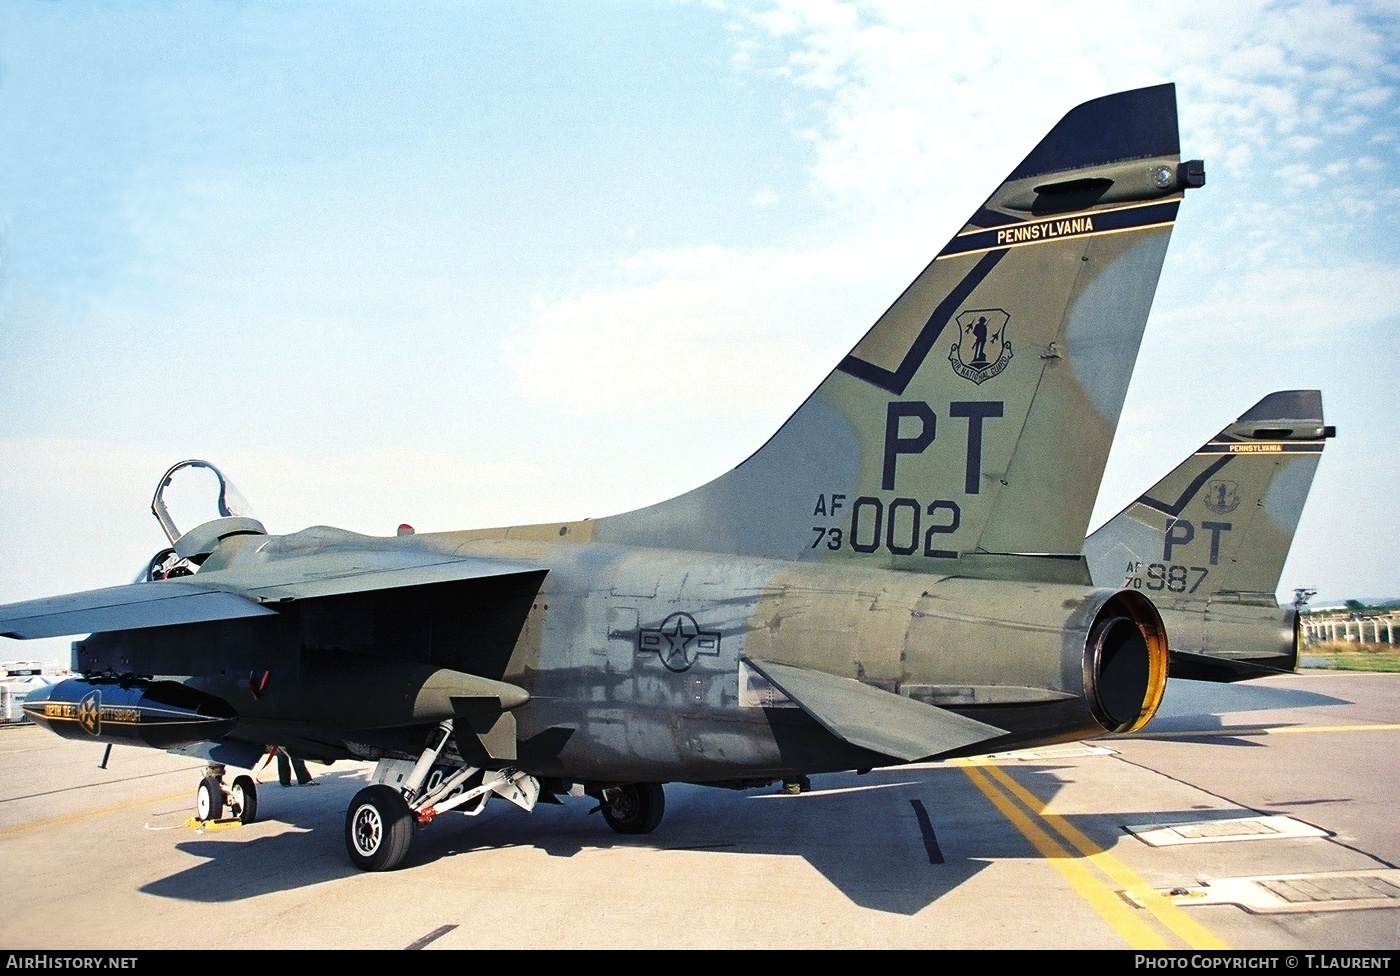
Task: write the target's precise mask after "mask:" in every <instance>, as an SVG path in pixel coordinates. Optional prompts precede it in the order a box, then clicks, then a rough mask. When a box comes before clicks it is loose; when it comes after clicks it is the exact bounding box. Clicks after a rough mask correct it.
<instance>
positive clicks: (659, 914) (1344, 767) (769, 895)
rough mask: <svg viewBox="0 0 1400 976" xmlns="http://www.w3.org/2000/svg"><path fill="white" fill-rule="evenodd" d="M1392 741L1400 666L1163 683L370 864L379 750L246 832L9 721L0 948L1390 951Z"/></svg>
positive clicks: (166, 759) (576, 805)
mask: <svg viewBox="0 0 1400 976" xmlns="http://www.w3.org/2000/svg"><path fill="white" fill-rule="evenodd" d="M1397 755H1400V675H1389V674H1357V673H1347V672H1325V671H1303V672H1300V673H1298V674H1296V675H1287V676H1280V677H1275V678H1268V679H1264V680H1261V681H1253V682H1247V683H1244V684H1239V685H1202V684H1198V683H1195V682H1178V681H1173V682H1172V683H1171V687H1170V688H1169V691H1168V695H1167V698H1166V700H1165V701H1164V703H1163V707H1162V709H1161V710H1160V711H1159V713H1158V716H1157V717H1156V718H1155V719H1154V720H1153V722H1152V723H1151V724H1150V725H1149V726H1148V728H1147V729H1146V730H1144V731H1143V732H1141V733H1138V734H1135V735H1132V736H1126V737H1125V736H1117V737H1109V738H1103V739H1096V740H1093V741H1089V742H1084V743H1077V744H1070V745H1067V746H1059V747H1056V748H1053V749H1044V750H1038V751H1028V752H1020V753H1008V754H1005V755H1002V756H994V757H989V758H987V759H983V760H975V761H958V762H948V763H928V764H919V765H913V766H900V767H893V768H888V769H881V770H874V771H871V772H870V773H867V774H865V775H857V774H855V773H843V774H827V775H818V776H813V777H812V779H811V783H812V789H811V790H810V791H809V792H805V793H800V794H795V795H789V794H786V793H784V792H783V791H782V790H781V788H780V787H778V786H776V785H775V786H773V787H768V788H764V789H759V790H747V791H730V790H724V789H718V788H713V787H701V786H687V785H681V784H671V785H668V786H667V789H666V813H665V816H664V818H663V820H662V822H661V824H660V826H659V827H658V828H657V829H656V830H655V831H654V832H652V833H651V834H647V835H644V836H624V835H620V834H616V833H614V832H612V831H611V830H610V829H609V828H608V826H607V825H606V823H605V822H604V821H603V818H602V817H601V816H600V815H598V814H596V813H590V811H591V809H592V807H593V801H592V800H590V799H588V798H586V797H583V798H566V799H565V802H564V803H563V804H562V805H552V804H540V805H538V806H537V807H536V808H535V810H534V811H533V812H530V813H527V812H525V811H523V810H520V809H518V808H516V807H514V806H513V805H511V804H509V803H507V802H505V801H502V800H493V801H492V802H491V803H489V804H488V805H487V806H486V807H485V808H484V810H483V811H482V812H481V813H480V815H479V816H476V817H470V816H466V815H464V814H459V813H449V814H444V815H442V816H440V817H438V818H437V819H435V820H433V821H432V822H431V823H429V824H427V825H425V826H424V827H422V828H420V829H419V832H418V834H417V835H416V836H415V839H414V842H413V848H412V850H411V852H410V854H409V856H408V858H407V861H406V862H405V864H404V865H403V866H402V867H400V868H399V869H397V870H395V871H390V872H378V873H365V872H361V871H358V870H356V869H354V868H353V867H352V866H351V864H350V862H349V859H348V857H347V855H346V851H345V841H344V819H345V812H346V808H347V805H348V804H349V802H350V799H351V797H352V796H353V795H354V794H355V792H356V791H357V790H358V789H360V788H361V787H362V786H364V785H365V783H366V780H367V777H368V775H369V772H370V770H371V766H370V765H369V764H366V763H336V764H334V765H332V766H329V767H327V766H319V765H316V764H312V765H311V771H312V772H313V774H315V782H316V783H317V785H318V788H316V789H309V788H306V787H296V786H293V787H289V788H283V787H280V786H279V785H277V783H276V774H275V772H274V773H273V774H272V775H271V776H268V775H267V774H266V773H264V774H263V775H264V778H265V782H264V783H263V784H262V785H261V786H260V787H259V789H258V818H257V820H256V821H255V822H253V823H250V824H246V825H245V824H239V823H237V822H213V823H205V824H200V823H199V822H198V821H197V820H195V819H194V818H193V811H194V800H195V790H196V787H197V785H198V782H199V778H200V776H201V773H202V769H203V766H202V764H201V763H200V762H198V761H197V760H191V759H188V758H184V757H179V756H173V755H169V754H167V753H163V752H159V751H155V750H149V749H140V748H134V747H125V746H116V747H114V748H113V749H112V750H111V753H110V755H107V754H106V750H105V747H104V746H103V745H101V744H99V743H95V742H75V741H70V740H66V739H61V738H58V737H57V736H55V735H53V734H52V733H49V732H47V731H45V730H43V729H40V728H38V727H36V726H33V725H18V726H8V727H4V728H0V950H3V951H22V950H40V951H44V952H59V951H64V950H72V951H77V950H92V951H100V952H122V951H128V950H130V951H138V950H162V949H177V950H188V949H305V950H423V951H453V950H457V951H461V950H470V951H481V950H521V949H657V948H662V949H793V948H798V949H1061V950H1063V949H1102V950H1124V949H1129V950H1135V951H1147V952H1151V951H1158V952H1207V951H1226V950H1235V951H1251V952H1257V951H1278V952H1280V953H1289V954H1296V953H1317V952H1324V951H1333V952H1350V953H1357V952H1361V953H1371V955H1372V956H1375V957H1376V958H1381V957H1389V956H1391V955H1394V953H1395V950H1396V949H1397V948H1400V911H1398V910H1397V909H1400V870H1397V867H1396V865H1397V864H1400V832H1398V831H1397V830H1396V823H1397V816H1396V815H1397V812H1400V762H1397V758H1396V757H1397ZM104 759H105V765H104V764H103V762H104ZM231 772H232V771H231ZM1286 958H1292V959H1295V960H1297V959H1299V958H1300V956H1298V955H1289V956H1287V957H1286ZM1301 958H1308V959H1312V958H1321V957H1313V956H1304V957H1301ZM1367 958H1370V956H1368V957H1367ZM1304 968H1307V967H1306V966H1305V967H1304ZM1395 968H1400V964H1397V966H1396V967H1395Z"/></svg>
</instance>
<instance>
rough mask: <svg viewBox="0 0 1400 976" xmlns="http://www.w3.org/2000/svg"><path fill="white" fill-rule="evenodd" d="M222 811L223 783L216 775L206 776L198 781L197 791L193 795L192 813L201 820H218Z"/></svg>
mask: <svg viewBox="0 0 1400 976" xmlns="http://www.w3.org/2000/svg"><path fill="white" fill-rule="evenodd" d="M223 813H224V785H223V784H222V783H220V782H219V777H217V776H206V777H204V778H203V779H202V780H200V781H199V791H198V792H196V793H195V795H194V815H195V817H196V818H198V819H199V820H200V821H201V822H207V821H210V820H218V819H219V817H221V816H223Z"/></svg>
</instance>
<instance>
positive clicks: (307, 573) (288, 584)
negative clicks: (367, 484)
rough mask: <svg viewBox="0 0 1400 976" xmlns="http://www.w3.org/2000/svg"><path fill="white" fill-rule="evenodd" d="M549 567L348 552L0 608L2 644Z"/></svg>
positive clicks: (259, 611)
mask: <svg viewBox="0 0 1400 976" xmlns="http://www.w3.org/2000/svg"><path fill="white" fill-rule="evenodd" d="M543 568H545V567H542V566H537V565H534V564H530V563H524V562H519V561H508V560H495V559H481V558H470V557H460V556H452V555H446V554H443V553H436V552H426V551H425V552H417V553H385V552H375V551H371V552H341V553H337V554H335V555H333V556H329V557H323V558H321V559H317V560H314V561H313V560H309V559H307V558H306V557H302V558H301V559H291V560H286V561H283V562H277V563H270V564H267V565H257V566H249V567H244V568H239V569H226V570H212V571H208V572H200V573H197V574H196V575H195V576H193V577H186V578H183V579H176V580H157V581H154V582H149V583H130V584H127V585H126V586H111V587H106V588H104V589H100V590H88V591H85V592H82V593H69V594H65V595H63V596H53V597H45V598H43V599H39V600H29V601H26V602H24V603H12V604H9V605H8V606H0V637H15V638H20V639H23V640H29V639H33V638H38V637H62V636H64V635H68V634H89V633H96V632H99V631H113V630H137V629H141V628H145V627H165V626H169V625H171V624H189V623H200V622H203V621H211V620H233V619H235V618H238V617H257V616H262V615H265V614H270V613H276V612H277V611H276V610H274V609H272V606H269V605H276V604H278V603H285V602H289V601H292V600H305V599H310V598H313V597H324V596H336V595H338V594H343V593H363V592H367V591H370V590H383V589H392V588H396V587H408V586H421V585H424V584H428V583H445V582H451V581H455V580H467V579H482V578H485V577H489V576H507V575H512V574H515V573H522V572H532V571H534V572H538V571H540V570H541V569H543Z"/></svg>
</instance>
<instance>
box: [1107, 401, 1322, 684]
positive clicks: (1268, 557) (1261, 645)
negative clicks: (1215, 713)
mask: <svg viewBox="0 0 1400 976" xmlns="http://www.w3.org/2000/svg"><path fill="white" fill-rule="evenodd" d="M1333 434H1334V430H1333V428H1331V427H1328V426H1326V425H1324V423H1323V417H1322V394H1321V393H1320V392H1319V391H1317V390H1286V391H1280V392H1278V393H1271V394H1269V395H1268V396H1266V397H1264V399H1262V400H1260V401H1259V402H1258V403H1256V404H1255V405H1254V406H1253V407H1251V408H1250V409H1249V410H1248V411H1246V412H1245V413H1244V414H1242V415H1241V416H1240V418H1239V419H1238V420H1236V421H1235V422H1234V423H1232V424H1230V425H1229V426H1228V427H1226V428H1225V429H1224V430H1222V431H1221V432H1220V433H1219V434H1217V435H1215V437H1213V438H1211V439H1210V440H1209V441H1207V442H1206V443H1205V444H1204V445H1202V446H1201V448H1200V449H1199V450H1197V451H1196V452H1195V453H1194V454H1192V455H1191V456H1190V457H1188V458H1187V459H1186V460H1185V461H1183V462H1182V463H1181V464H1179V465H1177V467H1176V469H1175V470H1173V471H1172V472H1171V473H1170V474H1168V475H1167V476H1166V477H1165V478H1163V479H1162V480H1161V481H1159V482H1157V483H1156V484H1155V485H1153V486H1152V488H1151V489H1150V490H1149V491H1148V492H1146V493H1145V494H1143V495H1141V496H1139V497H1138V498H1137V500H1136V501H1134V502H1133V503H1132V504H1131V505H1129V506H1128V507H1127V508H1125V509H1124V510H1123V511H1121V512H1119V513H1118V514H1117V515H1116V516H1114V517H1113V518H1112V519H1110V520H1109V521H1108V522H1106V523H1104V525H1103V526H1102V527H1100V528H1099V529H1098V530H1096V531H1095V532H1094V534H1093V535H1091V536H1089V538H1088V539H1086V540H1085V541H1084V554H1085V556H1086V558H1087V559H1088V560H1089V567H1090V571H1091V573H1092V574H1093V578H1094V582H1095V583H1097V584H1099V585H1100V586H1125V587H1129V588H1132V589H1139V590H1143V591H1144V592H1146V593H1147V595H1148V596H1149V597H1151V598H1152V601H1153V602H1154V603H1155V604H1156V605H1157V607H1158V609H1159V610H1160V611H1161V612H1162V615H1163V618H1164V620H1166V622H1167V633H1168V634H1169V635H1170V636H1171V648H1172V651H1173V653H1174V655H1175V656H1174V658H1173V660H1174V670H1173V674H1175V675H1177V676H1185V673H1184V672H1183V671H1182V670H1181V668H1180V667H1177V666H1176V665H1178V664H1179V665H1182V666H1185V665H1187V664H1188V663H1189V662H1190V659H1189V658H1182V657H1181V656H1182V655H1194V654H1203V655H1207V656H1209V657H1211V658H1215V659H1218V660H1219V661H1223V662H1236V663H1242V664H1249V663H1255V664H1259V665H1266V666H1268V667H1270V668H1283V669H1285V670H1291V669H1292V668H1293V667H1294V666H1295V665H1296V660H1297V643H1296V633H1295V621H1294V619H1293V611H1292V609H1291V608H1281V607H1279V605H1278V603H1277V602H1276V598H1275V591H1276V590H1277V589H1278V585H1279V580H1280V578H1281V577H1282V575H1283V565H1284V562H1285V560H1287V558H1288V551H1289V549H1290V547H1291V546H1292V544H1293V534H1294V532H1295V531H1296V530H1297V528H1298V520H1299V518H1300V516H1301V515H1302V512H1303V504H1304V503H1305V502H1306V501H1307V497H1308V491H1309V489H1310V488H1311V486H1312V480H1313V475H1314V474H1315V473H1316V471H1317V465H1318V461H1319V460H1320V459H1321V457H1322V449H1323V447H1324V446H1325V444H1326V441H1327V439H1328V438H1330V437H1332V436H1333ZM1196 663H1197V664H1198V665H1199V666H1200V667H1201V668H1204V669H1206V670H1209V665H1210V663H1211V662H1196ZM1230 673H1231V674H1232V675H1233V677H1241V676H1244V677H1248V676H1250V675H1249V674H1247V673H1240V672H1238V669H1237V670H1236V671H1234V672H1230ZM1190 676H1191V677H1202V678H1209V677H1211V675H1210V674H1207V673H1192V674H1191V675H1190Z"/></svg>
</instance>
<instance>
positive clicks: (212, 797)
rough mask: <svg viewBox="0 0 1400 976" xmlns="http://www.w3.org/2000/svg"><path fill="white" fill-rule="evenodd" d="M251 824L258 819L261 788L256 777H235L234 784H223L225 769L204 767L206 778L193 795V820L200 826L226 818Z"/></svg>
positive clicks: (213, 765)
mask: <svg viewBox="0 0 1400 976" xmlns="http://www.w3.org/2000/svg"><path fill="white" fill-rule="evenodd" d="M225 811H227V812H228V819H232V820H237V821H238V822H239V823H245V824H250V823H252V822H253V821H254V820H256V819H257V816H258V787H257V784H256V783H254V782H253V777H251V776H247V775H240V776H236V777H234V780H233V785H232V786H226V785H225V784H224V767H223V766H222V765H221V764H219V763H210V764H209V765H208V766H206V767H204V778H203V779H201V780H200V781H199V788H198V789H197V790H196V791H195V796H194V817H195V819H196V820H198V821H199V822H200V823H210V822H211V821H218V820H223V819H225V817H224V812H225Z"/></svg>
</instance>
